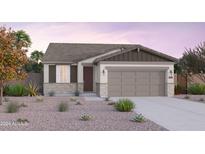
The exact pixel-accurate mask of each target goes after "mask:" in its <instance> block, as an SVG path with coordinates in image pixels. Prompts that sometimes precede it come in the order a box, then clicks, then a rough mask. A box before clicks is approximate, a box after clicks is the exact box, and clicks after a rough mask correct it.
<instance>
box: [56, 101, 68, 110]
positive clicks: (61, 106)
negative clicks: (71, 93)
mask: <svg viewBox="0 0 205 154" xmlns="http://www.w3.org/2000/svg"><path fill="white" fill-rule="evenodd" d="M67 110H68V104H67V103H66V102H61V103H60V104H59V106H58V111H59V112H65V111H67Z"/></svg>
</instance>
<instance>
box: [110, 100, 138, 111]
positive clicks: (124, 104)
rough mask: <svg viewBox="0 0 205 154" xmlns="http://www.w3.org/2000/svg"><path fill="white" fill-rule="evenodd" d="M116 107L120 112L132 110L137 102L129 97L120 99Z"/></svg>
mask: <svg viewBox="0 0 205 154" xmlns="http://www.w3.org/2000/svg"><path fill="white" fill-rule="evenodd" d="M114 107H115V109H116V110H118V111H120V112H130V111H131V110H132V109H134V107H135V104H134V103H133V102H132V101H131V100H129V99H119V100H118V101H117V102H116V103H115V105H114Z"/></svg>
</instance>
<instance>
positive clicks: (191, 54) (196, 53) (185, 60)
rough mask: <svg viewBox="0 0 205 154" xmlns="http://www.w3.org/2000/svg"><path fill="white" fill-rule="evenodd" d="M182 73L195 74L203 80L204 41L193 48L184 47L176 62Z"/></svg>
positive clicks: (204, 62) (204, 70)
mask: <svg viewBox="0 0 205 154" xmlns="http://www.w3.org/2000/svg"><path fill="white" fill-rule="evenodd" d="M178 66H179V67H181V70H182V72H183V73H185V74H187V75H190V74H195V75H196V76H197V77H198V78H200V79H201V80H202V81H204V82H205V42H203V43H201V44H199V45H198V46H197V47H195V48H194V49H186V51H185V52H184V53H183V57H182V58H181V59H180V62H179V64H178Z"/></svg>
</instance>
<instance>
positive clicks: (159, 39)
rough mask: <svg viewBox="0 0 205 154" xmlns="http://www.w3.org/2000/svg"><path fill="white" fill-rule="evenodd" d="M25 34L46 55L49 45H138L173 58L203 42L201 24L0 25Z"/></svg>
mask: <svg viewBox="0 0 205 154" xmlns="http://www.w3.org/2000/svg"><path fill="white" fill-rule="evenodd" d="M0 26H5V27H7V28H12V30H15V31H16V30H24V31H26V32H27V33H28V34H29V35H30V37H31V40H32V46H31V48H30V49H29V53H30V52H31V51H33V50H40V51H43V52H45V51H46V49H47V47H48V44H49V43H50V42H58V43H112V44H118V43H126V44H141V45H143V46H146V47H149V48H152V49H154V50H157V51H160V52H163V53H165V54H168V55H171V56H173V57H176V58H179V57H181V56H182V54H183V52H184V51H185V49H186V48H194V47H195V46H196V45H197V44H199V43H201V42H204V41H205V22H204V23H202V22H201V23H175V22H170V23H162V22H156V23H150V22H121V23H120V22H65V23H64V22H59V23H55V22H49V23H48V22H47V23H38V22H37V23H32V22H18V23H0Z"/></svg>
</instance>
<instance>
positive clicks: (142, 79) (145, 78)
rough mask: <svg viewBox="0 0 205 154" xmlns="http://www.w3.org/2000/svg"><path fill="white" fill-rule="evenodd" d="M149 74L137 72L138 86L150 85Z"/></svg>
mask: <svg viewBox="0 0 205 154" xmlns="http://www.w3.org/2000/svg"><path fill="white" fill-rule="evenodd" d="M149 80H150V79H149V72H136V76H135V81H136V84H141V83H148V82H149Z"/></svg>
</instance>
